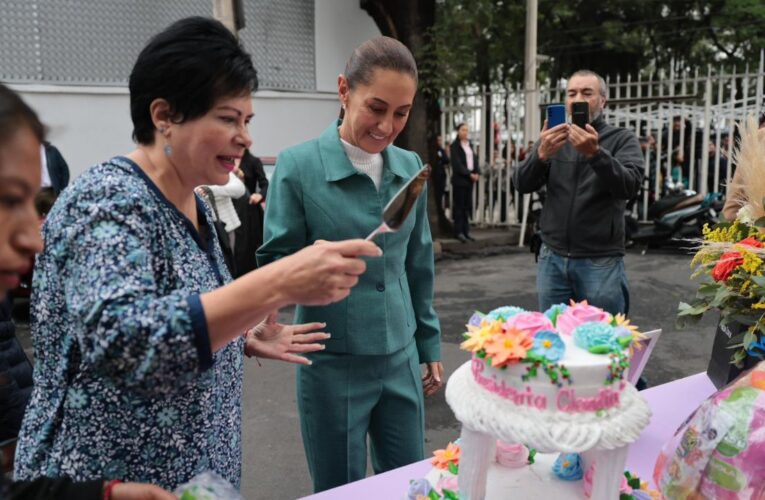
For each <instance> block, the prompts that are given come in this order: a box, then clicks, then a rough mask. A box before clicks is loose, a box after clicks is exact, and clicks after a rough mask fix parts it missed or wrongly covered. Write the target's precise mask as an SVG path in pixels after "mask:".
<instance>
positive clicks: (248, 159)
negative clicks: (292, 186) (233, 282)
mask: <svg viewBox="0 0 765 500" xmlns="http://www.w3.org/2000/svg"><path fill="white" fill-rule="evenodd" d="M239 169H240V171H241V172H242V181H243V182H244V185H245V187H246V188H247V193H246V195H245V196H243V197H241V198H239V199H238V200H236V201H235V202H234V207H235V208H236V211H237V213H238V214H239V219H240V220H241V221H242V225H241V226H239V228H238V229H237V230H236V248H235V250H234V254H235V259H236V272H237V276H242V275H244V274H247V273H248V272H250V271H252V270H253V269H255V268H257V267H258V264H257V260H256V259H255V252H256V251H257V250H258V248H260V245H262V244H263V210H264V208H265V206H266V197H267V195H268V177H267V176H266V171H265V170H264V168H263V162H262V161H260V158H258V157H257V156H255V155H253V154H252V153H250V151H249V149H248V150H246V151H245V152H244V156H242V161H241V163H240V164H239Z"/></svg>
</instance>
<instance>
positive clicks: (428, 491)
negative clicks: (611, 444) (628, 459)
mask: <svg viewBox="0 0 765 500" xmlns="http://www.w3.org/2000/svg"><path fill="white" fill-rule="evenodd" d="M433 455H434V457H433V459H432V460H431V462H432V463H433V469H432V470H431V471H430V473H429V474H428V475H427V476H426V477H424V478H422V479H414V480H411V481H410V482H409V490H408V492H407V496H406V498H407V500H441V499H443V500H458V499H463V498H465V497H464V496H460V494H459V485H458V477H459V476H458V474H459V464H460V446H459V444H458V443H449V444H448V446H447V447H446V448H445V449H443V450H436V451H435V452H434V453H433ZM594 472H595V467H594V465H593V466H590V468H589V469H588V470H587V471H584V470H583V469H582V459H581V457H580V456H579V455H578V454H576V453H560V454H553V453H537V452H536V450H535V449H533V448H528V447H526V446H524V445H522V444H507V443H503V442H502V441H497V444H496V455H495V458H494V461H493V462H492V463H491V464H490V465H489V472H488V481H487V485H488V488H487V492H486V498H555V499H576V498H583V499H587V498H592V479H593V476H594ZM615 498H617V497H615ZM618 498H619V499H620V500H658V499H659V498H661V495H660V494H659V492H658V491H656V490H652V489H650V488H649V486H648V484H647V483H646V482H645V481H642V480H641V479H640V478H639V477H637V476H635V475H633V474H631V473H630V472H624V475H623V476H622V478H621V483H620V484H619V496H618Z"/></svg>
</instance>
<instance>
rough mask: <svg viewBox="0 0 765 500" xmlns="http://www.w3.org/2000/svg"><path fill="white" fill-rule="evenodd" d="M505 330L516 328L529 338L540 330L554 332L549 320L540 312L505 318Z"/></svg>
mask: <svg viewBox="0 0 765 500" xmlns="http://www.w3.org/2000/svg"><path fill="white" fill-rule="evenodd" d="M505 327H506V328H516V329H518V330H524V331H526V332H528V333H529V337H532V338H533V337H534V335H536V334H537V332H539V331H542V330H555V327H554V326H553V324H552V321H550V318H548V317H547V316H545V315H544V314H542V313H540V312H522V313H518V314H516V315H515V316H511V317H509V318H507V321H506V322H505Z"/></svg>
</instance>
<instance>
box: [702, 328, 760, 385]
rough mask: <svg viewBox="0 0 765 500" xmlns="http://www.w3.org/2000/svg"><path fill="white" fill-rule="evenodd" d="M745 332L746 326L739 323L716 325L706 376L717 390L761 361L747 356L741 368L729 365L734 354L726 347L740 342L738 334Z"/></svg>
mask: <svg viewBox="0 0 765 500" xmlns="http://www.w3.org/2000/svg"><path fill="white" fill-rule="evenodd" d="M745 330H746V326H745V325H742V324H740V323H728V324H727V325H725V326H722V325H720V324H719V323H718V324H717V331H716V332H715V339H714V344H712V357H711V358H710V360H709V366H707V376H708V377H709V380H711V381H712V383H713V384H714V385H715V387H717V389H722V388H723V387H725V386H726V385H728V384H729V383H731V382H733V381H734V380H735V379H736V378H738V376H739V375H741V374H742V373H744V372H746V371H748V370H749V369H750V368H754V366H755V365H757V363H758V362H760V361H762V360H760V359H757V358H752V357H750V356H747V357H746V358H745V359H744V361H743V365H742V366H741V368H739V367H737V366H736V365H734V364H731V362H730V360H731V356H732V355H733V353H734V352H735V349H729V348H728V345H729V344H731V343H736V342H740V340H739V339H740V338H741V335H740V334H742V333H743V332H744V331H745ZM732 339H735V340H732Z"/></svg>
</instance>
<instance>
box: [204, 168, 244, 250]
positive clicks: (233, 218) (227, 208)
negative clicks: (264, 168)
mask: <svg viewBox="0 0 765 500" xmlns="http://www.w3.org/2000/svg"><path fill="white" fill-rule="evenodd" d="M205 187H206V188H207V189H208V190H209V191H210V193H212V200H211V201H212V203H213V204H214V206H215V214H216V216H217V218H218V220H220V222H221V223H222V224H223V228H224V230H225V231H226V236H227V237H228V245H229V248H230V249H231V252H232V254H235V253H236V232H235V231H236V229H237V228H238V227H239V226H241V225H242V221H241V220H239V215H238V214H237V213H236V210H235V209H234V202H233V200H237V199H239V198H241V197H242V196H244V193H245V187H244V183H243V182H242V180H241V179H240V178H239V177H238V176H237V174H236V170H235V171H234V172H229V174H228V182H227V183H226V184H224V185H223V186H214V185H208V186H205Z"/></svg>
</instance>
